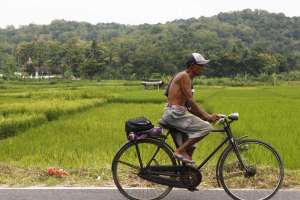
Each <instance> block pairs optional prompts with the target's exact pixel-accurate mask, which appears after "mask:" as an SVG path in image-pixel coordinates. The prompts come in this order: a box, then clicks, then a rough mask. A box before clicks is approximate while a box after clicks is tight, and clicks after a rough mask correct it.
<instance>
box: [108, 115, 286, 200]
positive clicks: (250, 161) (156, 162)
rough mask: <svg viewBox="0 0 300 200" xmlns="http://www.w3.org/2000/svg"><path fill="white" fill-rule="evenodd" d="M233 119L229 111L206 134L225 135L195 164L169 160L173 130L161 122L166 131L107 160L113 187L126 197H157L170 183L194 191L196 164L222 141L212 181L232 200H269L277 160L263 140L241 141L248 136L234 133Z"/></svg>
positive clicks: (279, 173)
mask: <svg viewBox="0 0 300 200" xmlns="http://www.w3.org/2000/svg"><path fill="white" fill-rule="evenodd" d="M238 118H239V115H238V113H232V114H230V115H228V116H223V117H222V118H221V119H220V120H219V123H220V124H222V125H223V127H222V128H221V129H216V130H213V131H212V132H223V133H225V135H226V138H225V139H224V141H223V142H221V143H220V144H219V145H218V146H217V147H216V149H215V150H214V151H213V152H211V154H209V156H208V157H207V158H206V159H204V160H203V161H202V162H201V164H200V165H199V166H196V167H195V166H192V165H188V164H185V163H182V162H180V161H178V160H176V159H175V157H174V155H173V152H174V150H173V149H172V147H171V146H170V145H169V144H168V143H167V142H166V140H167V138H168V136H169V135H171V136H172V137H173V133H174V132H175V131H176V129H174V128H172V127H170V126H168V125H167V124H165V123H163V122H160V126H161V127H162V128H164V129H166V130H167V131H166V134H162V135H159V136H148V137H145V138H140V139H133V140H131V141H128V142H127V143H126V144H124V145H123V146H122V147H121V148H120V150H119V151H118V152H117V153H116V155H115V157H114V159H113V161H112V175H113V180H114V182H115V184H116V186H117V188H118V190H119V191H120V192H121V194H123V195H124V196H125V197H127V198H128V199H131V200H140V199H145V200H146V199H147V200H158V199H162V198H164V197H165V196H167V195H168V194H169V192H170V191H171V190H172V188H173V187H176V188H185V189H188V190H190V191H195V190H197V186H198V185H199V184H200V183H201V181H202V175H201V169H202V167H203V166H204V165H205V164H206V163H207V162H208V161H209V160H210V159H211V158H212V157H213V156H214V155H215V154H216V153H217V152H218V151H219V150H220V149H221V148H222V147H223V146H224V145H225V144H227V147H226V148H225V149H224V150H223V152H222V153H221V155H220V157H219V159H218V161H217V164H216V180H217V183H218V185H219V186H222V187H223V189H224V190H225V192H226V193H227V194H228V195H229V196H230V197H232V198H233V199H235V200H256V199H261V200H265V199H270V198H271V197H272V196H273V195H275V193H276V192H277V191H278V190H279V188H280V186H281V185H282V181H283V177H284V168H283V163H282V160H281V158H280V156H279V154H278V153H277V151H276V150H275V149H274V148H273V147H272V146H271V145H269V144H267V143H265V142H262V141H260V140H256V139H247V137H248V136H244V137H240V138H236V137H234V136H233V133H232V131H231V128H230V124H231V123H232V122H234V121H236V120H238ZM173 140H174V137H173ZM174 142H175V141H174ZM258 154H262V155H264V157H263V158H262V157H261V156H257V155H258ZM144 161H146V162H144ZM123 167H124V168H123Z"/></svg>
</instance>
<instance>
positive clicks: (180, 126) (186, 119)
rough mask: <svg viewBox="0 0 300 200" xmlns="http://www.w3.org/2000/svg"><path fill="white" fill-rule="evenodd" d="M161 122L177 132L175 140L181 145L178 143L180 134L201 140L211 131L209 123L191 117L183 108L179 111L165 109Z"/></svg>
mask: <svg viewBox="0 0 300 200" xmlns="http://www.w3.org/2000/svg"><path fill="white" fill-rule="evenodd" d="M162 120H163V121H164V122H166V123H168V124H169V125H170V126H172V127H174V128H176V129H177V130H178V131H179V132H178V133H176V134H175V135H177V139H176V140H177V142H178V143H182V141H181V142H180V141H178V140H180V138H182V137H181V135H182V133H184V134H186V135H187V136H188V138H201V137H204V136H205V135H207V134H208V133H209V132H210V131H211V130H212V129H213V127H212V125H211V124H210V123H209V122H207V121H204V120H202V119H200V118H199V117H197V116H196V115H193V114H192V113H190V112H188V111H187V110H186V109H184V107H183V108H181V109H176V108H171V107H166V108H165V110H164V114H163V116H162ZM180 134H181V135H180Z"/></svg>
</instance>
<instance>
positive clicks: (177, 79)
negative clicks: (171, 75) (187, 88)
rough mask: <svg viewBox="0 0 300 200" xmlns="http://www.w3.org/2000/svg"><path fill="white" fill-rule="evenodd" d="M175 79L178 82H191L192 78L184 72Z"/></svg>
mask: <svg viewBox="0 0 300 200" xmlns="http://www.w3.org/2000/svg"><path fill="white" fill-rule="evenodd" d="M175 79H176V81H181V80H190V77H189V75H188V74H187V73H186V72H185V71H182V72H179V73H178V74H177V75H176V77H175Z"/></svg>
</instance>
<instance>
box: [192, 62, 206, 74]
mask: <svg viewBox="0 0 300 200" xmlns="http://www.w3.org/2000/svg"><path fill="white" fill-rule="evenodd" d="M192 69H193V72H194V74H195V75H196V76H198V75H200V74H201V73H202V71H203V69H204V65H200V64H193V66H192Z"/></svg>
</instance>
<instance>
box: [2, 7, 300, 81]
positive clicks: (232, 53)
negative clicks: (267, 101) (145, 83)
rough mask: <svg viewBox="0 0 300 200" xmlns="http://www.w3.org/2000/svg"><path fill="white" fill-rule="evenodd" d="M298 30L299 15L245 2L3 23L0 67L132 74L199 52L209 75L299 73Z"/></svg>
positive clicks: (98, 75)
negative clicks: (164, 18) (185, 13)
mask: <svg viewBox="0 0 300 200" xmlns="http://www.w3.org/2000/svg"><path fill="white" fill-rule="evenodd" d="M299 30H300V17H286V16H284V15H283V14H274V13H269V12H267V11H264V10H250V9H246V10H243V11H239V12H229V13H219V14H218V15H215V16H212V17H199V18H197V19H196V18H191V19H187V20H175V21H172V22H167V23H165V24H154V25H149V24H142V25H138V26H130V25H121V24H115V23H110V24H101V23H99V24H97V25H92V24H89V23H86V22H73V21H64V20H54V21H52V23H51V24H49V25H35V24H30V25H28V26H22V27H20V28H18V29H15V28H14V27H12V26H9V27H7V28H5V29H0V73H2V74H3V75H4V76H3V78H5V79H12V78H14V77H16V76H17V77H19V78H21V77H20V76H18V75H14V72H15V71H18V72H22V73H23V75H26V76H29V75H33V76H34V75H35V72H39V74H43V75H45V74H47V75H50V74H56V75H60V77H63V78H66V79H70V78H74V77H76V78H78V77H81V78H88V79H97V80H101V79H130V80H136V79H142V78H151V77H150V76H151V74H152V73H160V74H161V75H163V74H165V75H170V74H173V73H175V72H177V71H179V69H182V68H184V65H185V61H186V58H185V57H186V55H187V54H188V53H191V52H194V51H197V52H198V51H199V52H201V53H203V54H204V55H205V56H206V57H208V58H209V59H210V60H211V62H210V66H209V68H208V70H206V71H205V75H206V76H208V77H236V76H237V77H240V76H243V77H245V76H248V77H249V76H252V77H254V78H256V77H258V78H259V79H269V78H272V74H280V75H282V76H283V77H284V79H285V80H286V79H288V80H295V79H296V80H300V76H299V71H300V45H299V39H300V31H299Z"/></svg>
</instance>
